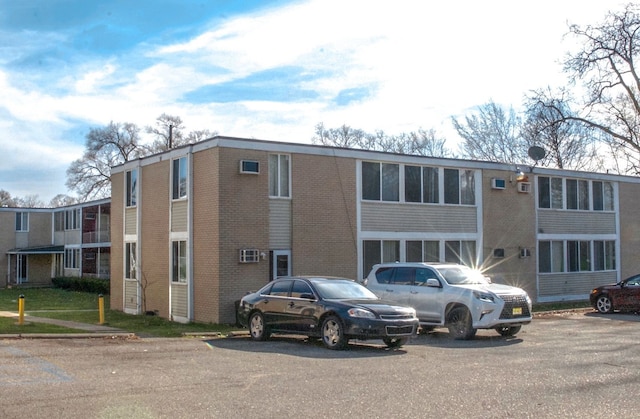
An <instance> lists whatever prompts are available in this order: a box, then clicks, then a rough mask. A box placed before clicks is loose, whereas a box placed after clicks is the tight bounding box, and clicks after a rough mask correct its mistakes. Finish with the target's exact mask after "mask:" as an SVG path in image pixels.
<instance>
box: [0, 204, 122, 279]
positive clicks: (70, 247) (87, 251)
mask: <svg viewBox="0 0 640 419" xmlns="http://www.w3.org/2000/svg"><path fill="white" fill-rule="evenodd" d="M110 213H111V201H110V199H103V200H98V201H91V202H85V203H82V204H76V205H70V206H67V207H61V208H0V265H2V266H6V274H5V275H4V276H3V278H2V280H0V287H6V286H12V285H30V286H38V285H41V286H44V285H51V278H55V277H61V276H76V277H80V276H83V277H96V278H105V279H108V278H109V269H110V247H111V243H110V241H111V239H110V232H111V221H110V218H111V216H110Z"/></svg>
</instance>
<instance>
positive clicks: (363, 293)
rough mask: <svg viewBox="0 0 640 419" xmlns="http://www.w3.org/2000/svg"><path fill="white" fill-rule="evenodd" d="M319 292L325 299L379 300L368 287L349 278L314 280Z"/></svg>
mask: <svg viewBox="0 0 640 419" xmlns="http://www.w3.org/2000/svg"><path fill="white" fill-rule="evenodd" d="M313 285H315V287H316V290H317V291H318V294H320V297H322V298H324V299H325V300H351V299H358V300H377V299H378V297H377V296H376V295H375V294H374V293H373V292H371V291H369V290H368V289H367V288H365V287H363V286H362V285H360V284H357V283H355V282H352V281H349V280H346V279H345V280H342V279H337V280H334V279H332V280H329V281H313Z"/></svg>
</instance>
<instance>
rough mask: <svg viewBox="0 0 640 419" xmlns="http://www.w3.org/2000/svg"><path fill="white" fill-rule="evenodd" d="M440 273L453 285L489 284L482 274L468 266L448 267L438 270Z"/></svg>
mask: <svg viewBox="0 0 640 419" xmlns="http://www.w3.org/2000/svg"><path fill="white" fill-rule="evenodd" d="M438 272H440V274H441V275H442V276H444V279H446V280H447V282H448V283H449V284H451V285H456V284H488V283H489V281H487V279H486V278H485V277H484V275H483V274H482V272H480V271H476V270H475V269H471V268H467V267H466V266H447V267H440V268H438Z"/></svg>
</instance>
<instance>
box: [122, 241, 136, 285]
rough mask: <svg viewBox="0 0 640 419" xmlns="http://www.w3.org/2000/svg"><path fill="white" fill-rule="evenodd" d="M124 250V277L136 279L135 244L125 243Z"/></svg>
mask: <svg viewBox="0 0 640 419" xmlns="http://www.w3.org/2000/svg"><path fill="white" fill-rule="evenodd" d="M124 248H125V249H124V258H125V261H124V277H125V278H126V279H136V277H137V276H136V244H135V243H125V245H124Z"/></svg>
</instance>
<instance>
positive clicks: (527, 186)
mask: <svg viewBox="0 0 640 419" xmlns="http://www.w3.org/2000/svg"><path fill="white" fill-rule="evenodd" d="M517 185H518V192H520V193H530V192H531V182H518V183H517Z"/></svg>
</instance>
